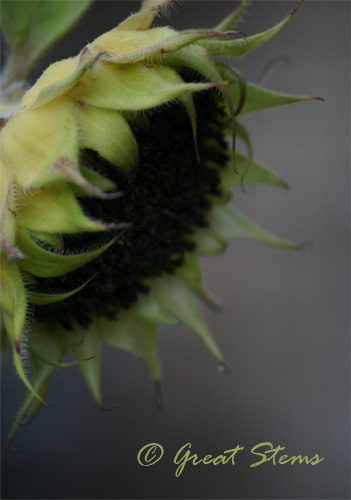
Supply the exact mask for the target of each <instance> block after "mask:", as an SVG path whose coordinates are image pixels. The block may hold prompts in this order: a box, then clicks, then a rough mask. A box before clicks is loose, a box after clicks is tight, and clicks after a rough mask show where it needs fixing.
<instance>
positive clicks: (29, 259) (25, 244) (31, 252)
mask: <svg viewBox="0 0 351 500" xmlns="http://www.w3.org/2000/svg"><path fill="white" fill-rule="evenodd" d="M18 239H19V244H20V246H21V248H22V249H23V253H24V255H25V258H24V259H23V260H22V261H21V263H20V265H21V268H22V269H23V270H24V271H27V272H28V273H31V274H33V275H34V276H38V277H40V278H53V277H55V276H62V275H63V274H66V273H69V272H70V271H73V270H74V269H77V268H78V267H81V266H84V264H87V263H88V262H90V261H92V260H93V259H96V257H98V256H99V255H101V254H102V253H103V252H105V251H106V250H107V249H108V248H110V246H111V245H113V244H114V242H115V241H116V238H113V239H112V240H111V241H110V242H109V243H107V244H106V245H104V246H102V247H100V248H97V249H95V250H92V251H90V252H83V253H80V254H76V255H63V254H60V253H55V252H52V251H49V250H45V249H44V248H43V247H41V246H40V245H38V244H37V243H35V241H34V240H33V239H32V238H31V237H30V235H29V234H28V233H27V232H26V231H20V232H19V234H18Z"/></svg>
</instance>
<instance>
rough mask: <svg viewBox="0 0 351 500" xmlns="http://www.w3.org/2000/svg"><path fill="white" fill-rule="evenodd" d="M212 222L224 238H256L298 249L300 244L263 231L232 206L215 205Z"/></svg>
mask: <svg viewBox="0 0 351 500" xmlns="http://www.w3.org/2000/svg"><path fill="white" fill-rule="evenodd" d="M210 222H211V225H212V226H213V227H215V228H216V232H218V233H219V234H220V235H221V236H222V237H223V238H235V239H249V240H256V241H258V242H260V243H265V244H266V245H272V246H276V247H279V248H287V249H297V248H298V245H297V244H296V243H293V242H291V241H287V240H283V239H281V238H278V237H276V236H274V235H272V234H270V233H267V232H265V231H263V230H262V229H260V228H258V227H257V226H255V225H254V224H252V223H251V222H250V221H249V220H248V219H246V218H245V217H244V216H243V215H241V214H240V213H239V212H237V211H235V210H233V209H232V208H230V207H215V208H214V209H213V210H212V212H211V215H210Z"/></svg>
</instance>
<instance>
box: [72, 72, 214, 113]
mask: <svg viewBox="0 0 351 500" xmlns="http://www.w3.org/2000/svg"><path fill="white" fill-rule="evenodd" d="M98 64H99V66H98ZM94 70H95V71H98V73H99V75H100V77H101V78H99V79H96V78H95V76H94V71H92V72H91V73H89V74H87V75H86V76H85V77H84V79H83V80H84V84H85V85H84V86H82V87H78V88H77V89H73V90H72V93H73V95H74V97H75V98H76V99H77V100H79V101H83V102H85V103H87V104H89V105H91V106H95V107H97V108H107V109H115V110H121V111H124V110H125V111H130V110H135V111H137V110H138V111H139V110H143V109H151V108H154V107H157V106H161V105H162V104H165V103H167V102H169V101H172V100H173V99H177V98H178V97H180V96H182V95H183V94H184V93H192V92H199V91H201V90H206V89H208V88H211V87H213V84H212V83H185V82H183V83H174V81H173V80H174V72H173V70H172V69H171V68H167V67H164V66H161V65H155V64H145V63H138V64H134V65H125V66H113V65H109V64H107V63H103V62H100V63H97V64H96V65H95V67H94ZM216 76H219V78H218V81H219V80H220V75H219V74H217V75H216ZM116 88H118V93H116Z"/></svg>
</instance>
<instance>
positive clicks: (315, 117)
mask: <svg viewBox="0 0 351 500" xmlns="http://www.w3.org/2000/svg"><path fill="white" fill-rule="evenodd" d="M237 3H238V2H235V1H229V0H228V1H215V2H214V1H188V0H187V1H186V2H183V3H182V4H178V5H177V9H176V12H174V13H173V14H172V19H168V18H166V19H162V20H161V22H162V23H163V24H168V23H169V24H172V25H173V26H175V27H176V28H179V29H182V28H185V27H188V28H190V27H194V28H195V27H199V28H203V27H211V26H213V25H215V24H216V23H217V22H218V21H219V20H220V19H221V18H222V17H223V16H225V15H226V14H227V13H228V12H229V11H230V10H231V9H233V7H235V6H236V5H237ZM295 5H296V2H289V1H261V0H260V1H256V2H253V5H252V6H251V8H250V11H249V14H248V15H247V16H246V17H245V21H244V22H243V23H242V24H241V26H240V27H241V29H243V30H244V31H245V32H246V33H247V34H248V35H250V34H254V33H255V32H257V31H260V30H263V29H266V28H268V27H270V26H271V25H272V24H274V23H275V22H277V21H280V20H281V19H282V18H283V17H284V16H285V15H286V14H287V13H288V12H289V11H290V9H292V8H293V7H294V6H295ZM137 8H138V2H131V1H130V2H125V1H108V2H105V1H96V2H95V4H94V5H93V7H92V8H91V10H90V11H89V12H88V13H87V14H86V16H85V18H83V19H82V21H81V22H80V24H79V25H78V26H77V27H76V28H75V29H74V30H73V32H72V33H71V34H69V35H68V36H66V37H65V39H63V40H61V41H59V42H58V43H57V44H56V45H55V46H54V47H53V48H52V49H51V50H50V51H49V52H48V53H47V55H46V56H45V57H43V59H42V61H41V65H40V66H38V67H37V68H36V73H35V76H38V75H39V74H40V73H41V71H42V69H43V68H44V67H46V66H47V64H49V63H50V62H52V61H54V60H56V59H59V58H63V57H67V56H71V55H75V54H76V53H77V52H78V51H79V50H80V49H81V47H82V46H83V45H84V44H85V43H86V42H88V41H92V40H93V39H94V37H95V36H97V35H99V34H101V33H102V32H103V31H105V30H107V29H109V28H112V27H113V26H114V25H116V24H117V23H118V22H119V21H120V20H122V19H123V18H124V17H125V16H126V15H127V14H128V13H129V12H130V11H135V10H137ZM349 42H350V4H349V2H347V1H306V2H305V4H304V5H303V6H302V8H301V10H300V11H299V12H298V14H297V15H296V16H295V17H294V19H293V20H292V21H291V22H290V23H289V24H288V25H287V26H286V27H285V28H284V30H283V31H282V32H281V33H280V34H279V35H277V36H276V38H274V39H273V40H271V41H270V42H268V43H267V44H265V45H264V46H263V47H262V48H260V49H258V50H255V51H254V52H253V53H250V54H248V55H247V56H245V57H243V58H240V59H239V60H237V61H236V65H237V66H238V67H239V69H240V70H241V71H242V72H243V73H244V74H245V75H246V76H247V77H248V78H249V79H251V80H254V81H255V80H257V78H258V77H259V75H260V73H261V71H262V70H263V68H264V67H265V65H266V64H267V63H269V62H270V61H271V60H272V59H274V58H276V57H278V56H289V57H290V59H291V63H290V64H289V65H285V66H284V65H281V66H279V67H277V68H276V70H275V71H274V72H273V74H272V75H271V76H270V79H269V80H268V81H267V83H266V85H267V86H268V87H270V88H273V89H276V90H281V91H286V92H291V93H303V94H311V95H315V96H322V97H324V98H325V99H326V103H323V102H306V103H301V104H295V105H291V106H287V107H283V108H280V109H275V110H270V111H264V112H261V113H255V114H252V115H250V116H247V117H245V120H244V123H245V124H246V125H247V126H248V128H249V130H250V132H251V136H252V139H253V144H254V152H255V158H256V159H257V160H258V161H260V162H261V163H264V164H266V165H267V166H269V167H271V168H272V169H273V170H275V171H276V172H278V173H279V174H280V175H281V176H282V177H283V178H284V179H286V180H287V181H288V182H289V185H290V187H291V189H290V190H289V191H284V190H279V189H276V188H273V187H259V188H252V187H250V188H249V187H248V188H247V192H246V193H243V192H242V191H241V190H240V189H239V190H237V192H236V193H235V195H234V205H235V206H236V207H238V208H240V209H241V210H242V211H243V212H245V213H246V214H248V215H250V216H251V217H252V219H253V220H255V221H257V222H258V223H260V224H261V225H262V226H263V227H265V228H266V229H268V230H270V231H272V232H275V233H277V234H279V235H281V236H284V237H286V238H289V239H292V240H296V241H304V240H308V241H309V242H311V243H310V244H308V245H307V247H306V250H305V251H302V252H288V251H279V250H276V249H272V248H268V247H264V246H261V245H258V244H254V243H250V242H243V241H242V242H234V243H232V244H231V246H230V248H229V250H228V251H227V253H226V254H225V255H224V256H221V257H219V258H218V257H216V258H214V257H212V258H208V259H207V260H206V261H205V262H203V268H204V274H205V278H206V282H207V284H208V286H209V288H210V289H212V290H213V291H214V292H215V293H216V295H217V296H218V297H220V298H221V299H222V301H223V304H224V310H223V311H222V312H221V313H214V312H212V311H207V310H205V311H204V314H205V316H206V318H207V321H208V323H209V325H210V327H211V330H212V332H213V334H214V336H215V338H216V340H217V342H218V344H219V346H220V348H221V349H222V351H223V353H224V354H225V357H226V360H227V364H228V366H229V368H230V373H229V374H220V373H219V371H218V369H217V366H216V363H215V361H214V360H213V359H212V357H211V355H210V354H209V353H208V352H207V350H206V349H205V347H204V346H203V345H202V344H201V343H200V341H199V340H198V339H197V338H196V336H195V335H194V334H192V333H191V332H190V331H188V330H187V329H186V328H185V327H183V326H178V327H176V328H162V329H161V333H160V336H159V352H160V356H161V360H162V367H163V387H162V392H163V407H162V409H157V407H156V405H155V404H154V396H153V389H152V387H151V384H150V382H149V380H148V376H147V373H146V370H145V368H144V366H143V365H142V364H141V363H140V362H139V361H138V360H136V359H134V358H132V357H131V356H129V355H128V354H125V353H122V352H118V351H116V350H113V349H109V348H106V349H104V351H103V364H102V386H103V392H104V401H105V404H106V406H110V405H119V406H123V407H124V408H125V410H114V411H109V412H103V411H101V410H99V409H98V408H97V407H96V406H95V403H94V402H93V400H92V398H91V397H90V395H89V393H88V391H87V389H86V387H85V385H84V382H83V380H82V378H81V375H80V373H79V371H78V368H77V367H74V368H70V369H66V370H58V371H57V372H56V373H55V375H54V378H53V381H52V384H51V387H50V389H49V391H48V394H47V400H48V401H49V402H50V403H53V404H54V406H53V407H51V408H43V409H42V410H41V411H40V413H39V415H38V417H37V418H36V420H35V421H34V422H33V423H32V424H31V425H30V426H29V427H24V428H21V429H20V431H19V432H18V435H17V437H16V440H15V447H16V448H23V449H24V452H23V453H17V454H12V453H10V452H9V451H8V449H7V443H6V439H7V433H8V431H9V429H10V426H11V423H12V420H13V418H14V416H15V414H16V411H17V410H18V408H19V403H20V401H21V400H22V398H23V397H24V394H25V391H24V388H23V386H22V383H21V382H20V381H19V380H18V379H17V378H16V376H15V375H14V369H13V367H12V363H11V359H10V358H7V359H6V360H5V362H4V363H3V367H2V408H1V411H2V421H1V431H2V455H1V465H2V498H26V499H27V498H35V499H42V498H43V499H44V498H46V499H52V498H60V499H66V498H67V499H68V498H71V499H73V498H77V499H83V498H89V499H90V498H96V499H103V498H128V499H129V498H235V499H238V498H256V499H266V498H267V499H268V498H269V499H273V498H274V499H275V498H280V499H288V498H289V499H292V498H295V499H307V498H308V499H317V498H319V499H321V498H323V499H347V498H350V490H349V465H350V464H349V408H350V405H349V403H350V393H349V373H350V372H349V366H350V364H349V304H350V297H349V278H350V273H349V241H350V240H349V227H350V226H349V216H350V198H349V163H350V157H349V150H350V115H349V113H350V96H349V88H350V86H349V83H350V81H349V79H350V49H349V47H350V43H349ZM264 441H269V442H271V443H273V444H274V446H278V445H281V446H284V447H285V448H286V449H285V451H284V452H283V453H285V454H287V455H289V456H291V455H299V454H302V455H308V456H309V457H312V456H313V455H314V454H315V453H318V454H319V455H320V456H322V457H324V461H323V462H321V463H320V464H319V465H316V466H311V465H298V464H295V465H294V466H291V465H289V464H287V465H276V466H274V465H273V464H272V463H271V462H268V463H265V464H262V465H261V466H259V467H255V468H251V467H250V464H252V463H254V462H255V461H257V460H258V459H259V457H254V456H253V455H251V453H250V450H251V448H252V447H253V446H254V445H256V444H258V443H261V442H264ZM150 442H157V443H160V444H162V446H163V447H164V450H165V454H164V457H163V459H162V460H161V461H160V462H158V463H157V464H156V465H154V466H152V467H141V466H140V465H139V464H138V463H137V453H138V451H139V449H140V448H141V447H142V446H144V445H146V444H147V443H150ZM188 442H191V443H192V451H193V452H195V453H197V454H199V456H200V457H203V456H204V455H207V454H212V455H218V454H221V453H222V452H223V451H224V450H227V449H230V448H233V447H235V446H237V445H240V446H244V448H245V449H244V451H242V452H241V454H240V455H238V457H237V462H236V465H235V466H232V465H230V464H227V465H219V466H217V467H214V466H212V465H207V466H205V465H198V466H196V467H194V466H192V465H189V464H188V465H187V466H186V468H185V470H184V472H183V474H182V475H181V476H180V477H179V478H176V477H175V475H174V473H175V469H176V466H175V465H174V464H173V457H174V455H175V453H176V452H177V450H178V449H179V448H180V447H181V446H182V445H184V444H186V443H188ZM281 454H282V453H281ZM281 454H280V455H281Z"/></svg>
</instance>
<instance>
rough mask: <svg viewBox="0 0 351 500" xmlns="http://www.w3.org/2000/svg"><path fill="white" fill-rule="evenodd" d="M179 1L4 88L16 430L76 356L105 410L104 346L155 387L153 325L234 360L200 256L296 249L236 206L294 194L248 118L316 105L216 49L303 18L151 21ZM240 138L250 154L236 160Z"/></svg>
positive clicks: (4, 198)
mask: <svg viewBox="0 0 351 500" xmlns="http://www.w3.org/2000/svg"><path fill="white" fill-rule="evenodd" d="M171 3H172V1H171V0H166V1H161V2H160V1H159V0H158V1H156V0H144V2H143V4H142V7H141V9H140V11H139V12H137V13H135V14H132V15H131V16H130V17H128V18H127V19H126V20H125V21H123V22H122V23H120V24H119V25H118V26H117V27H116V28H114V29H112V30H111V31H109V32H107V33H105V34H103V35H101V36H100V37H98V38H97V39H96V40H94V41H93V42H92V43H89V44H88V45H86V46H85V47H84V48H83V50H82V51H81V52H80V54H78V55H77V56H76V57H73V58H70V59H66V60H62V61H59V62H56V63H54V64H52V65H51V66H50V67H49V68H47V70H46V71H44V73H43V74H42V75H41V77H40V78H39V79H38V80H37V82H36V83H35V84H34V85H33V86H32V87H31V88H30V89H29V90H28V91H27V92H25V93H24V94H23V92H22V94H21V96H20V99H16V95H15V94H14V92H13V83H12V86H11V88H5V89H4V90H3V93H2V124H3V127H2V130H1V135H0V143H1V180H2V182H1V193H0V210H1V224H0V238H1V286H2V295H1V307H2V318H3V323H4V329H3V341H2V342H3V343H4V342H5V341H4V339H5V335H4V333H5V332H6V333H7V336H8V338H9V339H10V342H11V345H12V351H13V359H14V364H15V367H16V370H17V372H18V374H19V376H20V377H21V379H22V380H23V382H24V383H25V385H26V386H27V388H28V395H27V397H26V399H25V402H24V404H23V406H22V408H21V410H20V413H19V416H18V418H17V421H16V423H15V426H14V430H13V432H12V435H11V437H13V435H14V432H15V431H16V429H17V427H18V425H19V423H20V422H21V420H22V419H23V418H24V416H25V415H26V414H28V419H29V420H31V419H32V418H33V417H34V416H35V414H36V412H37V411H38V409H39V407H40V405H41V404H42V403H44V404H45V401H44V397H45V392H46V389H47V387H48V384H49V381H50V377H51V375H52V373H53V371H54V369H55V367H60V366H64V365H63V364H62V362H61V361H62V358H64V356H65V355H66V353H67V351H68V350H69V349H70V350H71V351H72V352H73V354H74V355H75V357H76V359H77V361H76V362H74V363H69V364H66V365H65V366H68V365H72V364H75V363H79V365H80V368H81V370H82V373H83V375H84V377H85V379H86V381H87V384H88V386H89V388H90V390H91V392H92V394H93V396H94V397H95V399H96V400H97V402H98V403H99V405H101V406H102V401H101V394H100V387H99V361H100V356H99V349H100V344H101V342H107V343H109V344H111V345H113V346H115V347H117V348H121V349H125V350H127V351H129V352H132V353H134V354H136V355H137V356H139V357H140V358H142V359H143V360H144V362H145V363H146V365H147V367H148V369H149V372H150V374H151V377H152V379H153V381H154V382H155V383H159V382H160V367H159V361H158V357H157V352H156V340H157V328H158V326H159V325H160V324H176V323H177V322H179V320H180V321H183V322H184V323H185V324H186V325H188V326H189V327H190V328H191V329H192V330H194V331H195V332H196V333H197V334H198V335H199V337H200V338H201V339H202V340H203V341H204V343H205V344H206V345H207V346H208V348H209V349H210V350H211V351H212V353H213V354H214V356H215V358H216V359H217V360H218V362H219V363H223V356H222V354H221V352H220V350H219V349H218V347H217V345H216V343H215V341H214V340H213V338H212V336H211V334H210V332H209V330H208V328H207V326H206V324H205V322H204V321H203V319H202V318H201V315H200V313H199V310H198V306H197V302H196V300H195V297H194V295H197V296H199V297H200V298H201V299H203V300H204V301H205V302H206V303H207V304H211V303H213V301H212V298H211V295H210V293H209V292H208V291H207V290H206V289H205V287H204V285H203V283H202V279H201V271H200V266H199V256H202V255H211V254H217V253H220V252H222V251H224V250H225V248H226V246H227V243H228V240H229V239H230V238H250V239H255V240H258V241H261V242H263V243H267V244H270V245H275V246H280V247H283V248H296V245H294V244H293V243H290V242H287V241H285V240H281V239H279V238H277V237H275V236H273V235H271V234H268V233H266V232H264V231H262V230H261V229H259V228H257V227H256V226H254V225H253V224H252V223H251V222H249V221H248V220H247V219H246V218H244V217H243V216H242V215H241V214H239V213H238V212H237V211H235V210H234V209H232V208H231V207H229V206H228V202H229V201H230V199H231V191H230V190H231V188H235V187H237V186H240V184H242V182H243V179H244V177H245V182H247V183H270V184H275V185H280V186H282V187H284V186H286V185H285V183H284V181H282V180H281V179H280V178H279V177H277V176H276V175H275V174H273V173H272V172H270V171H269V170H268V169H266V168H265V167H263V166H262V165H260V164H258V163H257V162H255V161H254V160H253V157H252V145H251V142H250V138H249V134H248V132H247V130H246V128H245V127H244V126H243V125H242V124H241V122H240V118H241V116H242V115H244V114H245V113H248V112H251V111H255V110H260V109H264V108H267V107H271V106H277V105H281V104H287V103H290V102H297V101H301V100H306V99H311V98H310V97H307V96H293V95H286V94H279V93H276V92H272V91H269V90H268V89H263V88H261V87H259V86H257V85H254V84H250V83H249V82H247V81H246V80H245V78H244V77H243V76H242V74H241V73H240V72H239V71H238V70H236V69H235V68H233V67H231V66H228V65H226V64H224V63H222V62H219V61H218V60H217V59H216V58H215V56H219V55H225V56H229V57H236V56H240V55H242V54H244V53H246V52H248V51H249V50H251V49H253V48H255V47H257V46H258V45H260V44H262V43H264V42H265V41H267V40H268V39H269V38H271V37H272V36H273V35H275V34H276V33H277V32H278V31H279V30H280V29H281V28H282V27H283V26H284V25H285V24H286V23H287V22H288V21H289V19H290V18H291V17H292V16H293V14H294V13H295V12H296V10H297V9H294V11H292V12H291V13H290V14H289V15H288V16H287V17H286V18H285V19H284V20H283V21H282V22H280V23H279V24H277V25H276V26H274V27H273V28H271V29H269V30H267V31H264V32H262V33H258V34H256V35H253V36H248V37H239V38H237V37H236V32H234V31H233V28H234V26H235V24H236V22H237V21H238V19H239V18H240V16H241V14H242V13H243V11H244V10H245V8H246V6H247V4H248V2H247V0H243V1H242V3H241V4H240V5H239V7H238V8H237V9H236V10H235V11H234V12H233V13H232V14H230V15H229V16H228V17H227V18H226V19H224V20H223V21H222V22H221V23H219V24H218V25H217V26H215V27H214V28H213V29H201V30H198V31H195V30H188V31H182V32H179V31H176V30H174V29H172V28H169V27H167V28H165V27H161V28H159V27H152V24H153V21H154V18H155V16H156V15H158V14H159V13H162V11H163V10H164V9H166V8H167V7H168V6H169V5H170V4H171ZM300 4H301V2H300ZM300 4H299V5H300ZM299 5H298V6H299ZM11 89H12V90H11ZM9 90H11V92H10V91H9ZM9 96H10V97H9ZM227 137H229V138H230V141H228V140H227ZM237 137H238V138H239V139H240V140H242V141H243V142H244V144H245V145H246V147H247V151H248V154H247V156H244V155H241V154H239V153H236V152H235V141H236V138H237ZM24 358H29V362H30V373H31V377H30V379H29V378H28V376H27V374H26V372H25V370H24V368H23V359H24Z"/></svg>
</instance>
